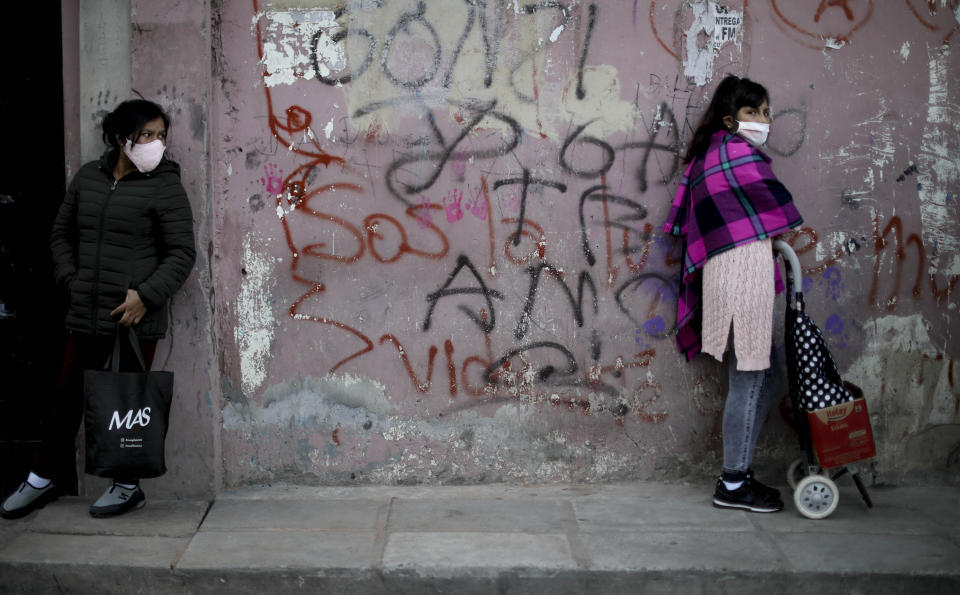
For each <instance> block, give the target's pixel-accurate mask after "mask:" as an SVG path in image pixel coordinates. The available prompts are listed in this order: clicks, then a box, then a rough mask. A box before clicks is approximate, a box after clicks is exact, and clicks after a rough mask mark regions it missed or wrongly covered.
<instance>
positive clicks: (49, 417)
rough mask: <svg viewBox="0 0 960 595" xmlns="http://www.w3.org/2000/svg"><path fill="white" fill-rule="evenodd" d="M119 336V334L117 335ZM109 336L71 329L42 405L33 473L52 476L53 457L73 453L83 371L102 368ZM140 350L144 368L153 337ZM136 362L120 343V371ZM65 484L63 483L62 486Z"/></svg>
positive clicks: (126, 480) (80, 416)
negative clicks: (39, 441)
mask: <svg viewBox="0 0 960 595" xmlns="http://www.w3.org/2000/svg"><path fill="white" fill-rule="evenodd" d="M122 336H123V335H122V334H121V337H122ZM113 341H114V339H113V337H112V336H93V335H84V334H81V333H74V332H71V333H70V335H69V336H68V337H67V344H66V347H65V349H64V354H63V365H62V366H61V368H60V376H59V378H58V379H57V383H56V386H55V388H54V390H53V394H52V398H51V399H50V402H49V403H48V404H47V407H46V414H45V415H44V421H43V429H42V433H43V446H42V447H41V448H40V451H39V453H38V454H37V458H36V460H35V462H34V465H33V472H34V473H36V474H37V475H39V476H40V477H45V478H48V479H52V478H53V476H54V474H55V473H56V468H57V456H58V455H59V456H62V453H64V452H67V453H70V452H75V450H74V442H75V440H76V437H77V430H78V429H79V428H80V421H81V420H82V419H83V371H84V370H102V369H103V368H104V364H105V363H106V361H107V359H108V358H109V357H110V355H111V354H112V353H113ZM140 351H141V353H143V363H144V364H145V365H146V366H147V370H149V369H150V366H151V365H152V364H153V356H154V354H155V353H156V351H157V341H156V340H141V341H140ZM139 370H140V363H139V362H138V361H137V356H136V355H135V354H134V352H133V347H132V346H131V345H130V343H129V341H122V342H121V351H120V371H122V372H137V371H139ZM114 481H116V482H117V483H125V484H135V483H137V482H138V481H139V478H119V477H118V478H114ZM64 487H65V486H64Z"/></svg>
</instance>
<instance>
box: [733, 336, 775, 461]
mask: <svg viewBox="0 0 960 595" xmlns="http://www.w3.org/2000/svg"><path fill="white" fill-rule="evenodd" d="M727 368H728V370H729V373H730V388H729V390H728V391H727V402H726V404H725V405H724V407H723V470H724V471H741V472H742V471H746V470H747V469H748V468H749V467H750V463H751V462H752V461H753V450H754V448H755V447H756V445H757V438H758V437H759V436H760V428H761V427H762V426H763V422H764V420H766V418H767V413H768V412H769V411H770V406H771V405H772V404H773V403H774V402H775V401H776V400H777V395H778V390H779V385H780V382H779V378H780V374H779V373H778V371H779V368H778V367H777V358H776V351H775V350H774V349H773V348H771V350H770V367H769V368H767V369H766V370H757V371H749V372H742V371H740V370H737V356H736V355H734V350H733V349H731V350H730V351H729V352H727Z"/></svg>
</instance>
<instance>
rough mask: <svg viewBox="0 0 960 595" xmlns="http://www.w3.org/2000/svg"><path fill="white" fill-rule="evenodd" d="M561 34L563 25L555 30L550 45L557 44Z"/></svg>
mask: <svg viewBox="0 0 960 595" xmlns="http://www.w3.org/2000/svg"><path fill="white" fill-rule="evenodd" d="M561 33H563V25H560V26H559V27H557V28H556V29H554V30H553V33H551V34H550V43H556V42H557V39H558V38H559V37H560V34H561Z"/></svg>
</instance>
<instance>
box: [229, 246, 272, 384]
mask: <svg viewBox="0 0 960 595" xmlns="http://www.w3.org/2000/svg"><path fill="white" fill-rule="evenodd" d="M252 237H253V236H250V235H248V236H247V237H246V238H244V240H243V268H244V269H245V270H246V271H247V274H246V275H245V276H244V277H243V281H242V282H241V284H240V292H239V294H238V295H237V326H236V328H235V329H234V331H233V333H234V340H235V341H236V342H237V348H238V350H239V352H240V384H241V387H242V389H243V393H244V394H245V395H247V396H251V395H253V393H254V392H256V390H257V389H258V388H259V387H260V385H261V384H262V383H263V381H264V380H265V379H266V378H267V366H268V364H269V362H270V359H271V354H270V346H271V344H272V343H273V333H274V328H275V327H276V321H275V320H274V318H273V308H272V307H271V306H270V299H269V298H270V295H271V293H272V290H273V286H274V285H275V284H276V281H274V279H273V277H272V271H273V268H274V266H273V259H272V258H271V257H270V255H269V254H266V253H264V252H259V251H257V250H256V249H255V248H254V246H253V239H252Z"/></svg>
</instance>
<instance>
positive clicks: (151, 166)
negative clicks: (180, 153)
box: [123, 138, 167, 173]
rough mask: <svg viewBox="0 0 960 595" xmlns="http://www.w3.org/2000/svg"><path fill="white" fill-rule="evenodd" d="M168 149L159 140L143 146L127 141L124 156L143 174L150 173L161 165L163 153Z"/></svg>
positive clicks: (124, 146)
mask: <svg viewBox="0 0 960 595" xmlns="http://www.w3.org/2000/svg"><path fill="white" fill-rule="evenodd" d="M166 149H167V146H166V145H164V144H163V141H162V140H160V139H159V138H158V139H156V140H153V141H150V142H149V143H144V144H142V145H137V144H134V143H133V141H131V140H127V144H125V145H123V152H124V154H126V156H127V157H128V158H129V159H130V161H131V162H132V163H133V164H134V165H135V166H136V167H137V170H139V171H140V172H141V173H149V172H152V171H153V170H155V169H156V168H157V166H158V165H160V160H161V159H163V152H164V151H166Z"/></svg>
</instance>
